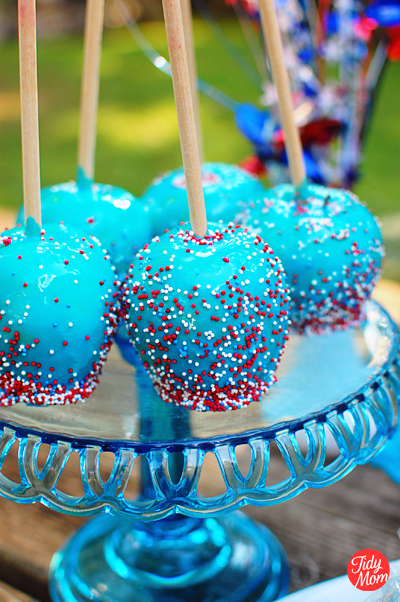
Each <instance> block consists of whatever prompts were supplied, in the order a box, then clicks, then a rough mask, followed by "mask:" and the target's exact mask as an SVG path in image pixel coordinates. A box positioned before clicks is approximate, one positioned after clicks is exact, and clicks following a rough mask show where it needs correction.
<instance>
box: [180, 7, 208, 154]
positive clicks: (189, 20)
mask: <svg viewBox="0 0 400 602" xmlns="http://www.w3.org/2000/svg"><path fill="white" fill-rule="evenodd" d="M181 10H182V21H183V31H184V33H185V44H186V52H187V60H188V67H189V76H190V86H191V88H192V100H193V110H194V117H195V120H196V133H197V146H198V149H199V157H200V163H203V162H204V142H203V130H202V127H201V115H200V96H199V91H198V89H197V65H196V54H195V50H194V39H193V15H192V7H191V4H190V0H181Z"/></svg>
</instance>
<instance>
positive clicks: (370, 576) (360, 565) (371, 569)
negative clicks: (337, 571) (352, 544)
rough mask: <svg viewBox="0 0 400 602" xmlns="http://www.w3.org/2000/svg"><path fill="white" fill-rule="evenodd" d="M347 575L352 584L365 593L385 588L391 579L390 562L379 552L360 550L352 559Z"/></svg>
mask: <svg viewBox="0 0 400 602" xmlns="http://www.w3.org/2000/svg"><path fill="white" fill-rule="evenodd" d="M347 574H348V576H349V579H350V581H351V583H352V584H353V585H354V587H356V588H357V589H361V590H362V591H364V592H373V591H375V590H377V589H379V588H381V587H383V586H384V585H385V583H386V581H387V580H388V579H389V574H390V566H389V562H388V560H387V559H386V558H385V556H384V555H383V554H381V553H380V552H378V551H377V550H360V551H359V552H357V554H354V556H352V557H351V558H350V561H349V564H348V565H347Z"/></svg>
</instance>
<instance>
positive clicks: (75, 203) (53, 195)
mask: <svg viewBox="0 0 400 602" xmlns="http://www.w3.org/2000/svg"><path fill="white" fill-rule="evenodd" d="M42 220H43V224H44V225H46V224H51V223H56V224H59V223H60V222H63V223H64V224H65V225H66V226H72V227H74V228H79V229H80V230H82V231H83V232H85V233H86V234H88V235H93V236H95V237H96V238H98V239H99V240H100V242H101V243H102V245H103V246H104V248H105V249H107V251H108V253H109V254H110V257H111V261H112V263H113V264H114V265H115V267H116V269H117V273H118V274H120V275H123V274H125V273H126V272H127V271H128V269H129V265H130V264H131V263H132V258H133V257H134V255H135V254H136V253H137V251H138V250H139V249H141V248H142V247H143V245H144V244H146V242H148V241H150V239H151V236H152V229H151V223H150V217H149V212H148V209H147V207H146V206H145V205H144V204H143V203H142V202H141V201H139V200H138V199H136V198H135V197H134V196H133V195H132V194H131V193H130V192H127V191H126V190H123V189H122V188H118V187H117V186H110V185H108V184H92V185H91V186H89V185H81V186H78V184H76V183H75V182H67V183H65V184H56V185H55V186H49V187H48V188H44V189H43V190H42ZM23 222H24V211H23V207H22V208H21V209H20V212H19V214H18V218H17V223H21V224H22V223H23Z"/></svg>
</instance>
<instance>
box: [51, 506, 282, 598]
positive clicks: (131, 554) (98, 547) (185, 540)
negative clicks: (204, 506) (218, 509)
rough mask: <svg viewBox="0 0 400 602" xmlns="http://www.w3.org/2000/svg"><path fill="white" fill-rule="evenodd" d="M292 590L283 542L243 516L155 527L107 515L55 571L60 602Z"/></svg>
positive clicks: (71, 543) (72, 543)
mask: <svg viewBox="0 0 400 602" xmlns="http://www.w3.org/2000/svg"><path fill="white" fill-rule="evenodd" d="M288 585H289V568H288V562H287V558H286V554H285V552H284V550H283V548H282V546H281V544H280V543H279V541H278V540H277V539H276V538H275V536H274V535H273V534H272V533H271V532H270V531H269V530H268V529H266V528H265V527H264V526H263V525H260V524H257V523H255V522H254V521H252V520H251V519H249V518H248V517H247V516H246V515H245V514H243V513H241V512H233V513H230V514H227V515H224V516H221V517H218V518H206V519H196V518H187V517H183V516H180V515H175V516H173V517H171V518H167V519H163V520H160V521H156V522H152V523H143V522H135V521H130V520H126V519H124V518H120V517H113V516H109V515H107V514H105V515H101V516H99V517H97V518H94V519H92V520H90V521H89V522H88V523H86V524H85V525H84V527H83V528H81V529H80V530H79V531H78V532H77V533H76V534H74V535H73V536H72V537H71V538H70V539H69V540H67V542H66V543H65V544H64V546H63V547H62V548H61V549H60V550H59V551H58V552H56V554H55V555H54V557H53V560H52V564H51V569H50V593H51V597H52V599H53V601H54V602H88V601H89V600H90V601H99V602H100V601H101V602H128V601H129V602H185V601H187V602H189V601H190V602H256V601H257V602H268V601H270V600H275V599H277V598H279V597H280V596H283V595H284V594H285V593H286V592H287V589H288Z"/></svg>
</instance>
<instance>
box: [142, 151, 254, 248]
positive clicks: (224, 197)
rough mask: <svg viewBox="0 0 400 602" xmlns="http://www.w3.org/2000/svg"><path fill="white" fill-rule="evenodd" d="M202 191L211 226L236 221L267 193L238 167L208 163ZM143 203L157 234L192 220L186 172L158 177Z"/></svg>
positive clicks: (204, 166) (205, 166)
mask: <svg viewBox="0 0 400 602" xmlns="http://www.w3.org/2000/svg"><path fill="white" fill-rule="evenodd" d="M202 172H203V177H202V182H203V191H204V200H205V203H206V210H207V218H208V220H209V221H211V222H218V221H219V220H222V221H223V222H226V223H228V222H230V221H234V219H235V216H236V214H237V213H238V212H239V211H243V210H244V208H245V207H247V206H249V205H251V201H252V199H255V198H258V197H260V196H261V195H262V194H264V193H265V188H264V186H263V185H262V184H261V182H260V181H259V180H258V179H257V178H255V177H253V176H251V175H249V174H248V173H247V172H245V171H244V170H243V169H241V168H240V167H238V166H237V165H228V164H225V163H205V164H204V165H203V169H202ZM143 201H144V202H145V203H146V204H147V205H148V207H149V210H150V215H151V220H152V223H153V229H154V233H155V234H156V235H157V236H161V234H163V233H164V231H165V229H166V228H168V229H171V228H176V227H177V226H179V225H180V224H181V223H183V222H187V221H188V220H189V208H188V202H187V193H186V183H185V175H184V173H183V168H182V167H180V168H179V169H175V170H174V171H171V172H166V173H165V174H161V175H160V176H158V177H157V178H156V179H155V180H154V181H153V182H152V183H151V184H150V186H149V187H148V188H147V190H146V191H145V193H144V195H143Z"/></svg>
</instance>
